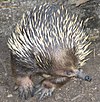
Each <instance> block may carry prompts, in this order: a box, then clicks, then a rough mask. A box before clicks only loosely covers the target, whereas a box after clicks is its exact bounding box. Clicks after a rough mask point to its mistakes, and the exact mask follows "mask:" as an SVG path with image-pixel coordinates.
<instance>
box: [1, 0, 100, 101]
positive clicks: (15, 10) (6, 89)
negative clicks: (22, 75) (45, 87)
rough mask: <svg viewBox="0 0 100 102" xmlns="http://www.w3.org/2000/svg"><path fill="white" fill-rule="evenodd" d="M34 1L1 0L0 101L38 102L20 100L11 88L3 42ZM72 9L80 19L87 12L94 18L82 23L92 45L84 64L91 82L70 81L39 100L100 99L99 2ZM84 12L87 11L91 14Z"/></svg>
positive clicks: (6, 52) (9, 70) (8, 57)
mask: <svg viewBox="0 0 100 102" xmlns="http://www.w3.org/2000/svg"><path fill="white" fill-rule="evenodd" d="M55 1H56V0H55ZM93 1H96V2H93ZM36 3H40V2H39V0H38V1H35V0H34V1H32V0H20V2H19V0H16V1H15V0H13V1H7V0H6V2H3V0H2V2H0V102H38V101H37V99H36V97H33V98H30V99H28V100H27V101H24V100H20V99H19V98H18V95H17V92H15V91H14V90H13V87H14V82H13V77H12V73H11V67H10V56H9V49H8V47H7V44H6V43H7V38H8V37H9V35H10V34H11V32H12V31H13V30H14V28H15V25H16V22H18V21H19V20H20V19H21V16H22V13H24V12H25V11H26V10H29V9H30V8H31V7H32V6H34V5H35V4H36ZM89 3H90V5H89ZM96 4H97V6H96ZM87 5H88V6H87ZM74 7H75V5H73V6H72V8H74ZM84 7H85V8H84ZM75 10H76V11H77V10H78V11H79V13H80V12H81V17H83V18H84V19H86V17H87V18H91V17H90V16H91V15H92V16H93V17H94V18H93V19H92V18H91V19H90V20H88V22H87V25H86V31H87V32H88V33H89V34H90V35H91V37H90V41H91V42H92V45H91V47H90V48H91V50H92V53H91V54H90V55H89V58H90V59H89V61H88V62H87V64H86V65H85V66H84V71H85V72H86V73H88V74H89V75H90V76H91V77H92V81H91V82H85V81H81V80H78V79H75V80H71V81H70V82H68V83H67V84H66V85H64V86H63V87H62V88H61V89H59V90H57V91H56V92H55V93H54V94H53V96H52V97H50V98H47V99H45V100H43V101H41V102H100V25H99V24H100V2H99V0H92V1H91V2H87V4H86V5H85V4H83V6H79V7H76V9H75ZM84 10H85V11H84ZM89 10H90V11H89ZM83 12H84V13H83ZM86 12H90V14H91V15H90V14H89V15H88V13H86ZM85 14H87V15H85ZM84 15H85V16H84Z"/></svg>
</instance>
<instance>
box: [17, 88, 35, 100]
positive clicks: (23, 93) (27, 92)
mask: <svg viewBox="0 0 100 102" xmlns="http://www.w3.org/2000/svg"><path fill="white" fill-rule="evenodd" d="M18 95H19V97H20V98H21V99H25V100H27V99H28V97H33V96H34V88H33V87H28V88H26V89H25V88H24V87H22V86H19V87H18Z"/></svg>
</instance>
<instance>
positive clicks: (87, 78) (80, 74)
mask: <svg viewBox="0 0 100 102" xmlns="http://www.w3.org/2000/svg"><path fill="white" fill-rule="evenodd" d="M76 76H77V78H79V79H82V80H85V81H88V82H90V81H91V80H92V78H91V77H90V76H89V75H86V74H85V73H84V72H83V70H82V69H79V70H78V71H77V73H76Z"/></svg>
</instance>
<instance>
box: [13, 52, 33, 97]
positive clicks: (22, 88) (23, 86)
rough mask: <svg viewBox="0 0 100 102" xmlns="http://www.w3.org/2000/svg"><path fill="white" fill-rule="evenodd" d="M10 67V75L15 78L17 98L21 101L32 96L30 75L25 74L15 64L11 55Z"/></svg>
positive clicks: (22, 69) (19, 66) (20, 67)
mask: <svg viewBox="0 0 100 102" xmlns="http://www.w3.org/2000/svg"><path fill="white" fill-rule="evenodd" d="M11 67H12V74H13V76H14V78H15V83H16V85H17V87H16V89H17V90H18V93H19V97H20V98H21V99H27V98H28V97H29V96H33V95H34V94H33V93H34V90H33V82H32V80H31V74H29V73H27V72H25V70H24V68H22V66H21V65H18V63H16V60H15V57H14V55H12V54H11Z"/></svg>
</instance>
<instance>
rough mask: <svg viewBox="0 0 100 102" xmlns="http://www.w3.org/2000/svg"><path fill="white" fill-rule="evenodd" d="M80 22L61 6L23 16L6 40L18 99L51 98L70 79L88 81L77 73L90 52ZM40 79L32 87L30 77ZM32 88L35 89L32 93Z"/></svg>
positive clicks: (39, 8)
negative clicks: (38, 77)
mask: <svg viewBox="0 0 100 102" xmlns="http://www.w3.org/2000/svg"><path fill="white" fill-rule="evenodd" d="M82 24H83V23H82V21H81V20H80V19H79V17H78V16H77V15H75V14H72V13H71V12H69V11H68V10H67V9H65V7H64V6H63V5H56V4H48V3H44V4H41V5H37V6H35V7H34V8H33V9H32V10H31V11H30V12H27V13H25V14H23V17H22V19H21V22H20V23H18V24H17V26H16V29H15V31H14V32H13V33H12V34H11V36H10V37H9V39H8V46H9V48H10V51H11V65H12V71H13V74H14V77H15V79H16V84H17V85H18V90H19V96H20V97H22V98H25V99H26V98H27V97H28V96H29V95H31V96H33V95H34V94H37V93H39V94H40V99H42V98H44V97H46V96H51V95H52V92H53V91H54V90H55V89H56V88H57V87H61V86H62V85H63V84H65V83H66V82H67V81H68V80H69V79H71V78H72V77H78V78H81V79H83V80H87V81H91V78H90V77H89V76H88V75H86V74H84V73H83V72H82V70H80V68H81V66H83V65H84V64H85V62H86V56H87V55H88V54H89V53H90V50H89V49H88V46H89V45H90V43H89V42H88V41H87V39H88V36H87V35H86V34H85V32H84V30H83V27H82ZM32 75H33V76H34V75H40V76H42V77H44V80H42V81H41V82H40V84H39V85H36V86H34V84H33V82H32V80H31V76H32ZM34 88H35V90H33V89H34Z"/></svg>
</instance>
